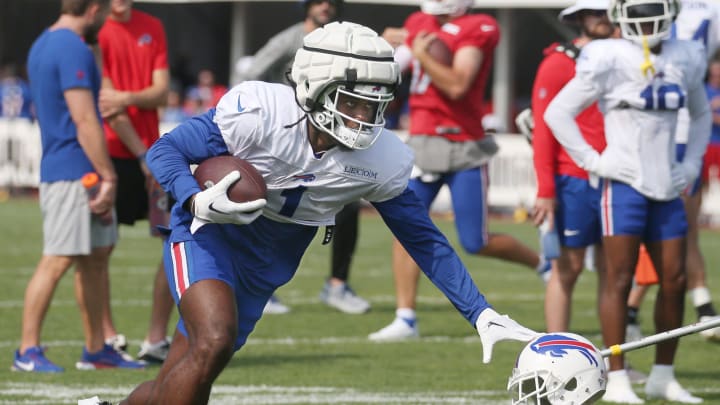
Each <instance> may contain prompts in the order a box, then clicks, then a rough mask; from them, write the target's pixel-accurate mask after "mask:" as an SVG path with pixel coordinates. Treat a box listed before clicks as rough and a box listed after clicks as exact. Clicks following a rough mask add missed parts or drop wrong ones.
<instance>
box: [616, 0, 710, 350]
mask: <svg viewBox="0 0 720 405" xmlns="http://www.w3.org/2000/svg"><path fill="white" fill-rule="evenodd" d="M718 7H720V4H718V3H717V2H714V1H710V0H680V13H679V14H678V16H677V18H676V19H675V22H674V23H673V27H672V33H671V37H673V38H677V39H686V40H693V41H698V42H700V43H702V44H703V45H704V46H705V52H706V54H707V57H708V59H710V58H712V57H713V55H714V54H715V52H716V51H717V49H718V45H720V13H719V10H718ZM688 125H689V118H688V115H687V110H685V109H682V110H680V115H679V117H678V128H677V132H676V133H675V141H676V143H677V158H678V159H679V160H682V158H683V156H684V154H685V144H686V143H687V139H688V131H689V127H688ZM708 148H709V149H708V152H707V153H706V158H705V162H708V160H709V159H710V161H712V158H713V156H716V155H715V154H713V153H711V151H710V150H711V148H713V146H712V145H709V146H708ZM706 164H707V163H706ZM703 172H704V173H706V172H707V171H706V170H704V171H703ZM704 180H705V179H704V178H703V177H702V176H698V178H697V180H696V181H695V182H694V183H693V184H692V185H690V186H689V187H688V189H687V190H685V192H684V193H683V201H684V203H685V214H686V216H687V222H688V234H687V244H688V246H687V259H686V266H687V279H688V281H687V289H688V294H689V295H690V299H691V301H692V303H693V306H694V307H695V312H696V314H697V318H698V320H699V321H701V322H702V321H706V320H709V319H712V318H713V317H715V316H717V312H716V310H715V307H714V306H713V303H712V297H711V295H710V290H709V289H708V288H707V279H706V271H705V260H704V258H703V255H702V252H701V251H700V235H699V231H700V230H699V224H698V216H699V215H700V207H701V205H702V183H703V181H704ZM648 288H649V286H648V285H636V286H634V287H633V289H632V291H631V292H630V297H629V299H628V310H629V312H628V319H629V321H630V322H629V323H628V329H627V333H626V335H625V336H626V338H627V339H628V340H630V339H633V340H636V339H639V338H640V337H642V334H641V332H640V325H639V321H638V318H637V313H638V312H639V307H640V304H641V302H642V299H643V297H644V295H645V292H646V291H647V289H648ZM700 335H701V336H703V337H705V338H706V339H709V340H716V341H720V328H712V329H708V330H704V331H702V332H700Z"/></svg>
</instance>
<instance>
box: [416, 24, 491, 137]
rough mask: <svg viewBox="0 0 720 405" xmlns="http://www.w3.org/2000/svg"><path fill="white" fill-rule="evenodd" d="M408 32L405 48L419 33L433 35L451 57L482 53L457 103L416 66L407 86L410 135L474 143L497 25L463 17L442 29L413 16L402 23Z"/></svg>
mask: <svg viewBox="0 0 720 405" xmlns="http://www.w3.org/2000/svg"><path fill="white" fill-rule="evenodd" d="M405 28H406V29H407V30H408V34H409V35H408V38H407V44H408V46H410V47H412V41H413V39H415V36H416V35H417V34H418V33H419V32H420V31H425V32H435V33H437V36H438V37H439V38H440V39H441V40H442V41H443V42H444V43H445V44H446V45H447V46H448V47H449V48H450V51H451V52H452V53H453V54H454V53H455V52H456V51H457V50H458V49H460V48H463V47H466V46H473V47H476V48H478V49H480V50H481V51H482V54H483V60H482V65H481V66H480V69H479V71H478V73H477V76H476V77H475V81H474V82H473V84H472V86H471V88H470V90H469V91H468V93H467V94H466V95H465V97H463V98H462V99H461V100H457V101H452V100H450V99H448V98H447V97H445V96H444V95H443V94H442V93H441V92H440V90H438V89H437V88H436V87H435V86H434V85H433V83H432V81H431V80H430V76H429V75H427V74H426V73H425V72H423V71H422V68H421V67H420V64H419V63H418V62H417V61H415V62H414V63H413V67H412V69H413V72H412V82H411V84H410V134H411V135H442V136H445V137H446V138H448V139H450V140H452V141H468V140H476V139H480V138H482V137H483V135H484V134H485V132H484V131H483V127H482V122H481V118H482V116H483V108H482V105H483V97H484V95H485V85H486V84H487V79H488V76H489V75H490V69H491V68H492V57H493V51H494V50H495V47H496V46H497V43H498V40H499V39H500V30H499V29H498V26H497V22H496V21H495V20H494V19H493V18H492V17H491V16H489V15H485V14H466V15H463V16H461V17H458V18H456V19H454V20H452V21H450V22H448V23H446V24H444V25H442V26H441V25H440V24H439V23H438V21H437V19H436V18H435V17H434V16H432V15H429V14H425V13H423V12H420V11H418V12H415V13H413V14H411V15H410V17H408V19H407V20H406V21H405Z"/></svg>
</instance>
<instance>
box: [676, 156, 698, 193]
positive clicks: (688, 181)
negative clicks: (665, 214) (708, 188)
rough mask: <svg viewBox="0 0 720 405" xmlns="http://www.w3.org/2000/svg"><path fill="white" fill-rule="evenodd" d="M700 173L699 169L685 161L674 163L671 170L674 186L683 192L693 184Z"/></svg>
mask: <svg viewBox="0 0 720 405" xmlns="http://www.w3.org/2000/svg"><path fill="white" fill-rule="evenodd" d="M699 174H700V173H699V170H697V169H695V168H694V167H693V166H692V165H689V164H686V163H684V162H681V163H679V164H676V165H674V166H673V168H672V170H671V171H670V175H671V176H672V184H673V187H675V190H677V191H678V192H679V193H681V194H682V193H684V192H685V190H687V188H688V187H690V186H692V184H693V183H694V182H695V180H696V179H697V176H698V175H699Z"/></svg>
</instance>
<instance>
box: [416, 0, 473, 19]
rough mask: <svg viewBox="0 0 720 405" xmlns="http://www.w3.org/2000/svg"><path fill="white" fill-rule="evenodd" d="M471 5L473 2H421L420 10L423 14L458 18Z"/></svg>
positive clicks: (456, 0)
mask: <svg viewBox="0 0 720 405" xmlns="http://www.w3.org/2000/svg"><path fill="white" fill-rule="evenodd" d="M472 5H473V0H423V2H422V4H421V5H420V9H421V10H422V12H423V13H425V14H431V15H449V16H450V17H458V16H461V15H463V14H465V13H466V12H467V11H468V10H469V9H470V7H472Z"/></svg>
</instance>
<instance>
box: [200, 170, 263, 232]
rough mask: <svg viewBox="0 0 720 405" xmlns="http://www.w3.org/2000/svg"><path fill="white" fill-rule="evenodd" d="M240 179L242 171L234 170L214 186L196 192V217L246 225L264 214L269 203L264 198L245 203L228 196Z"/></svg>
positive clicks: (203, 220) (205, 220) (202, 219)
mask: <svg viewBox="0 0 720 405" xmlns="http://www.w3.org/2000/svg"><path fill="white" fill-rule="evenodd" d="M238 180H240V172H239V171H237V170H233V171H232V172H230V173H228V174H227V175H226V176H225V177H223V178H222V180H220V181H218V182H217V183H216V184H215V185H213V186H212V187H209V188H207V189H206V190H203V191H201V192H199V193H197V194H195V200H193V203H192V210H193V215H195V218H197V219H198V220H200V221H201V222H203V223H209V222H214V223H217V224H238V225H244V224H249V223H250V222H252V221H254V220H255V219H257V217H259V216H260V215H262V208H263V207H264V206H265V204H266V203H267V201H266V200H265V199H264V198H260V199H257V200H254V201H248V202H244V203H237V202H234V201H231V200H230V199H229V198H228V195H227V191H228V189H229V188H230V187H231V186H232V185H233V184H234V183H235V182H236V181H238Z"/></svg>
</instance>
